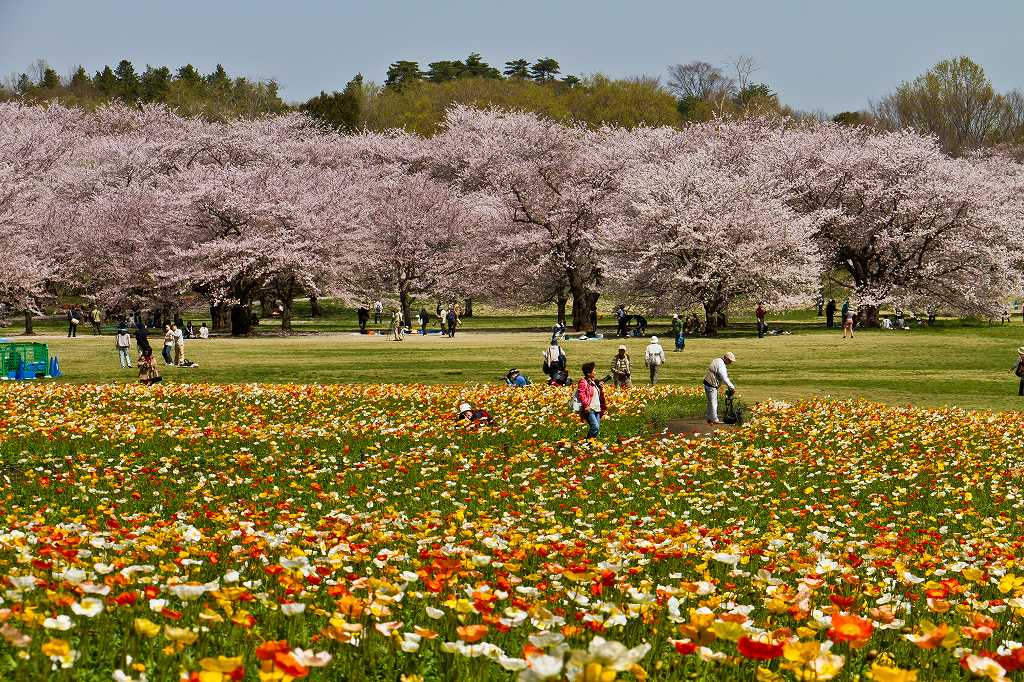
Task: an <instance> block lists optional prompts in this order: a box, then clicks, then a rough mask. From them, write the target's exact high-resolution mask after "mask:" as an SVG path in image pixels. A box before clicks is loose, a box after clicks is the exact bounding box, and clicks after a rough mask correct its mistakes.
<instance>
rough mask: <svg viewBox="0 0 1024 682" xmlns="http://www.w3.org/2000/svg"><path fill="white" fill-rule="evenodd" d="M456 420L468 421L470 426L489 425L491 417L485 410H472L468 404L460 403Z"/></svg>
mask: <svg viewBox="0 0 1024 682" xmlns="http://www.w3.org/2000/svg"><path fill="white" fill-rule="evenodd" d="M456 419H457V420H458V421H462V420H465V421H468V422H469V423H470V424H490V423H491V415H490V413H489V412H488V411H487V410H474V409H473V406H472V405H470V404H469V403H461V404H460V405H459V416H458V417H456Z"/></svg>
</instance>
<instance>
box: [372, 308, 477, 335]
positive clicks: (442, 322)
mask: <svg viewBox="0 0 1024 682" xmlns="http://www.w3.org/2000/svg"><path fill="white" fill-rule="evenodd" d="M371 308H372V310H373V322H374V324H381V323H382V322H383V321H384V302H383V301H382V300H380V299H378V300H376V301H374V303H373V305H372V306H370V305H361V306H359V308H358V310H357V311H356V320H357V321H358V323H359V333H360V334H368V333H370V330H369V329H368V328H367V326H368V325H369V323H370V310H371ZM434 314H435V317H436V319H437V322H438V325H439V326H440V328H441V335H442V336H447V337H448V338H455V331H456V330H457V329H458V327H459V325H461V324H462V315H461V311H460V309H459V306H457V305H454V304H453V305H451V306H444V305H442V304H441V303H438V304H437V308H436V309H435V312H434ZM416 318H417V320H418V321H419V326H420V334H422V335H424V336H425V335H426V334H427V329H428V327H429V326H430V319H431V318H430V313H429V312H428V311H427V309H426V308H425V307H424V308H420V311H419V313H418V314H417V315H416ZM390 329H391V340H392V341H404V340H405V334H406V333H410V332H411V331H412V326H411V321H410V320H406V319H405V316H404V315H403V314H402V309H401V308H397V307H396V308H394V309H392V311H391V320H390Z"/></svg>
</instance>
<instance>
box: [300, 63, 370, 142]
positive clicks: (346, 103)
mask: <svg viewBox="0 0 1024 682" xmlns="http://www.w3.org/2000/svg"><path fill="white" fill-rule="evenodd" d="M362 108H363V74H361V73H358V74H356V76H355V78H353V79H352V80H350V81H349V82H348V83H347V84H346V85H345V90H344V91H343V92H337V91H335V92H332V93H331V94H329V95H328V94H327V93H326V92H323V91H321V92H320V94H319V95H318V96H317V97H314V98H312V99H310V100H308V101H307V102H305V103H303V104H302V105H301V106H300V107H299V109H301V110H302V111H305V112H306V113H307V114H309V115H310V116H312V117H313V118H316V119H319V120H321V121H323V122H324V123H326V124H327V125H329V126H331V127H332V128H334V129H335V130H340V131H342V132H351V131H354V130H358V129H359V128H360V126H361V124H362Z"/></svg>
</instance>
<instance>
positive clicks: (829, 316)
mask: <svg viewBox="0 0 1024 682" xmlns="http://www.w3.org/2000/svg"><path fill="white" fill-rule="evenodd" d="M835 323H836V299H834V298H830V299H828V303H827V304H825V328H826V329H832V327H834V326H835Z"/></svg>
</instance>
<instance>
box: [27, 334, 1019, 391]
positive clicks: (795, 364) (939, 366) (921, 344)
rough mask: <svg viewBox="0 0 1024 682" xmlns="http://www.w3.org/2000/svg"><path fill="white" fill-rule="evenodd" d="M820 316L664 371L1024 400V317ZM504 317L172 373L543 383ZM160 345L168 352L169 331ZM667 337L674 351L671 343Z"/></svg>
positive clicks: (106, 356) (101, 348) (201, 353)
mask: <svg viewBox="0 0 1024 682" xmlns="http://www.w3.org/2000/svg"><path fill="white" fill-rule="evenodd" d="M537 319H538V320H541V319H542V318H541V317H540V316H538V317H537ZM545 319H550V318H545ZM815 321H816V320H814V319H813V318H811V317H807V316H805V318H804V319H802V320H801V319H799V318H798V319H795V320H794V321H793V322H791V323H790V328H792V329H794V333H793V334H791V335H783V336H775V337H766V338H764V339H757V338H756V337H754V336H753V334H752V330H751V325H750V324H749V323H747V322H745V321H742V320H739V321H738V326H737V327H735V328H733V329H731V330H730V331H729V332H728V335H726V336H724V337H722V338H719V339H704V338H700V339H696V338H691V339H689V340H688V342H687V346H686V350H685V351H684V352H682V353H673V352H669V358H668V364H667V366H666V367H664V368H663V372H662V377H663V380H664V381H666V382H669V383H682V384H691V385H694V384H699V383H700V380H701V377H702V376H703V371H704V368H705V367H706V366H707V363H708V362H709V361H710V359H711V358H712V357H714V356H715V355H718V354H721V353H723V352H725V351H727V350H731V351H733V352H734V353H736V355H737V357H738V362H737V364H736V365H734V366H733V367H732V370H731V371H732V375H733V378H734V379H735V381H736V382H737V384H738V386H739V388H740V392H741V394H742V396H743V398H744V400H746V401H747V402H757V401H762V400H766V399H771V398H776V399H792V398H797V397H803V396H810V395H830V396H835V397H849V396H862V397H865V398H868V399H871V400H878V401H883V402H888V403H913V404H916V405H922V406H941V405H959V406H963V407H969V408H988V409H999V410H1006V409H1020V408H1021V407H1024V398H1022V399H1018V397H1017V395H1016V393H1017V383H1016V378H1015V377H1014V376H1013V375H1012V373H1011V372H1010V368H1011V365H1012V364H1013V363H1014V362H1015V360H1016V348H1017V346H1020V345H1024V326H1022V325H1021V324H1020V322H1019V321H1017V322H1016V323H1015V324H1010V325H999V324H995V325H985V324H982V325H974V326H969V325H961V324H958V323H953V322H950V321H946V325H947V326H941V327H936V328H934V329H927V328H924V327H921V328H915V329H913V330H912V331H881V330H879V331H874V330H873V331H861V332H858V334H857V337H856V338H855V339H854V340H852V341H849V340H847V341H844V340H843V339H842V338H841V335H840V334H839V332H838V331H826V330H823V329H820V328H818V327H820V325H817V324H814V322H815ZM502 324H505V325H508V324H510V321H509V318H497V317H490V318H488V317H481V318H476V320H475V321H474V324H473V325H470V324H467V327H468V328H469V329H468V331H467V330H460V332H459V333H458V334H457V336H456V338H455V339H447V338H442V337H439V336H428V337H426V338H424V337H419V336H416V335H413V336H410V337H406V341H404V342H402V343H396V342H393V341H390V340H389V339H388V337H387V336H370V337H367V336H360V335H358V334H353V333H350V332H340V333H330V334H311V335H297V336H266V337H263V338H257V339H231V338H213V339H209V340H206V341H198V340H197V341H190V342H188V345H187V356H188V357H189V358H191V359H193V360H194V361H195V362H197V363H198V364H199V365H200V366H199V367H198V368H195V369H180V368H175V367H168V368H162V371H163V372H164V375H165V380H166V381H171V382H186V381H187V382H217V383H227V382H299V383H307V382H374V383H379V382H388V383H390V382H399V383H407V382H422V383H489V382H496V381H498V380H499V379H500V378H501V376H502V375H503V374H504V372H505V371H506V370H507V369H508V368H509V367H512V366H517V367H519V368H520V369H521V370H523V372H524V373H526V374H527V375H528V376H531V377H532V378H534V379H535V380H539V379H541V378H543V375H542V374H541V371H540V364H541V353H542V352H543V350H544V348H545V346H546V344H547V340H548V335H547V334H546V333H545V332H540V331H536V332H523V331H520V332H498V331H485V330H486V329H488V328H491V329H497V328H500V327H501V325H502ZM474 326H476V327H477V329H475V330H474V328H473V327H474ZM652 329H653V330H654V331H655V332H657V331H660V328H659V327H655V326H652ZM9 336H12V337H13V335H10V334H9ZM13 338H16V337H13ZM39 338H40V339H42V340H44V341H46V342H47V343H49V344H50V351H51V353H56V354H57V355H59V356H60V358H61V368H62V371H63V372H64V374H65V379H63V380H64V381H71V382H109V381H114V382H124V381H134V380H135V374H134V373H133V372H129V371H127V370H124V371H122V370H121V369H120V368H119V367H118V363H117V354H116V352H115V351H114V348H113V338H112V337H111V336H102V337H93V336H90V335H89V333H88V332H87V331H86V332H85V334H84V335H80V336H79V337H78V338H77V339H67V338H65V337H64V336H63V335H56V334H46V335H42V336H41V337H39ZM152 343H153V345H154V348H155V349H157V350H158V349H159V340H158V339H157V338H153V339H152ZM646 343H647V342H646V340H645V339H631V340H629V341H627V342H626V345H627V346H628V347H629V352H630V355H631V356H632V358H633V361H634V366H635V367H636V369H635V375H636V379H638V380H642V379H643V378H644V377H643V374H644V368H643V366H642V365H643V350H644V347H645V345H646ZM618 344H619V341H618V340H616V339H606V340H603V341H574V340H569V341H566V342H565V343H564V347H565V349H566V353H567V355H568V357H569V361H570V366H571V368H572V370H573V374H574V376H575V375H578V373H579V366H580V365H581V364H582V363H583V362H586V361H588V360H593V361H595V362H597V363H598V367H599V372H600V371H601V368H604V367H607V365H608V363H609V362H610V360H611V357H612V355H613V354H614V353H615V348H616V347H617V346H618ZM665 346H666V349H669V348H670V343H668V342H667V340H666V343H665Z"/></svg>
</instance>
